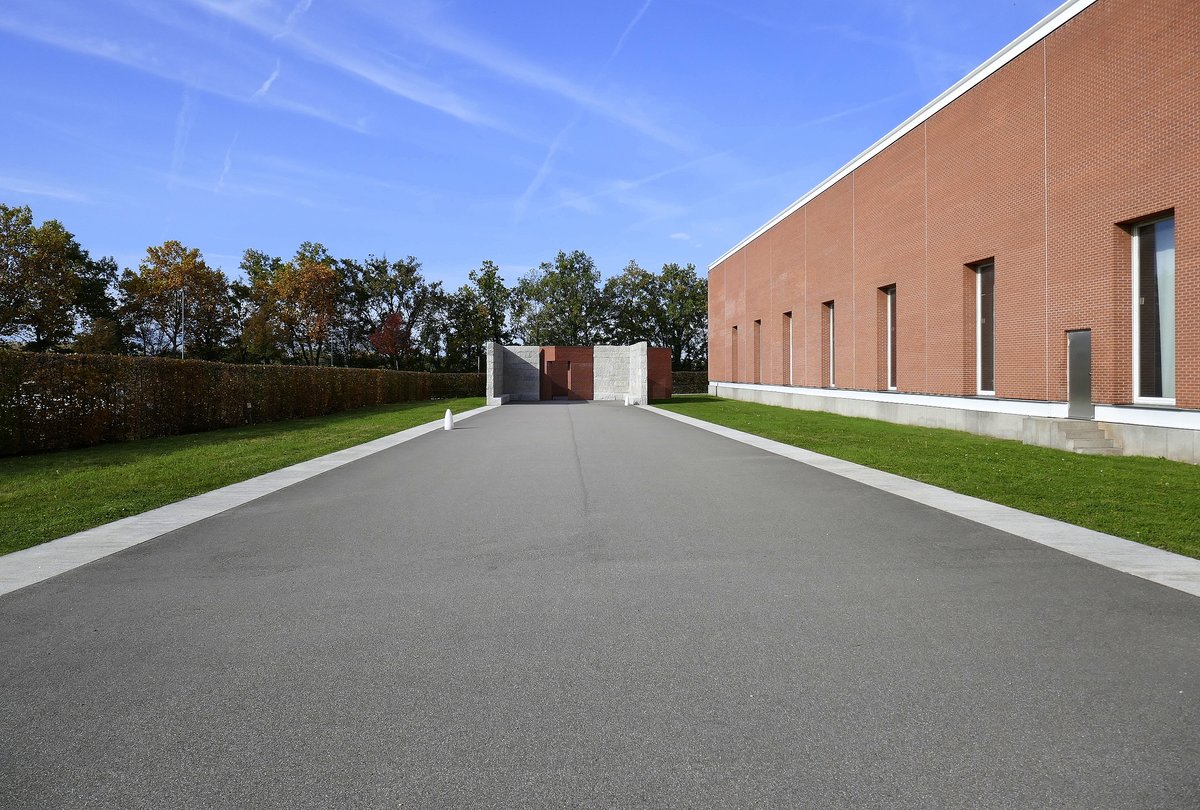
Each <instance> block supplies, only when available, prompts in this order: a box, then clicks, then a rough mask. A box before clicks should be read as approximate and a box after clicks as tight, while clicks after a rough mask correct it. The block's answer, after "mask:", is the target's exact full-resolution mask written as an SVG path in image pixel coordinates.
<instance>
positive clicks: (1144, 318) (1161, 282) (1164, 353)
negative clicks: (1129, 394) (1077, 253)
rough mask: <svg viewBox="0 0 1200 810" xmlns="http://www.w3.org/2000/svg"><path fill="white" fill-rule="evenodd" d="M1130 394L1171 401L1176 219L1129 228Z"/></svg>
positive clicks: (1172, 402) (1173, 396)
mask: <svg viewBox="0 0 1200 810" xmlns="http://www.w3.org/2000/svg"><path fill="white" fill-rule="evenodd" d="M1133 366H1134V368H1133V379H1134V389H1133V395H1134V399H1135V400H1140V401H1149V402H1154V403H1157V404H1166V405H1174V404H1175V218H1174V217H1167V218H1166V219H1160V220H1157V221H1155V222H1147V223H1144V224H1142V225H1138V226H1136V227H1135V228H1134V229H1133Z"/></svg>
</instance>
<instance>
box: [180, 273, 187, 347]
mask: <svg viewBox="0 0 1200 810" xmlns="http://www.w3.org/2000/svg"><path fill="white" fill-rule="evenodd" d="M186 304H187V290H186V289H185V288H183V287H180V288H179V359H180V360H182V359H184V356H183V347H184V344H185V343H186V342H187V338H186V335H187V309H186V307H185V305H186Z"/></svg>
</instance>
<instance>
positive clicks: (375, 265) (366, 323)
mask: <svg viewBox="0 0 1200 810" xmlns="http://www.w3.org/2000/svg"><path fill="white" fill-rule="evenodd" d="M342 266H343V269H344V272H345V274H346V284H347V286H348V287H349V289H350V292H349V295H348V299H349V303H348V306H349V308H350V309H351V310H352V312H353V316H352V320H353V321H354V323H355V329H356V331H357V332H358V333H359V334H363V335H368V336H369V335H371V334H374V333H376V332H379V331H380V330H381V329H383V328H384V324H385V323H386V322H387V320H388V318H390V317H391V316H393V315H399V316H400V318H399V320H398V321H396V324H397V327H396V328H397V329H399V330H401V331H400V333H398V334H397V336H396V337H397V339H398V341H399V343H398V344H397V345H398V346H399V347H400V352H399V354H397V355H396V356H393V357H389V359H390V361H391V363H392V365H393V366H394V367H397V368H407V369H421V368H425V369H430V368H435V367H436V366H437V364H438V358H439V354H440V351H441V348H440V347H441V344H442V343H443V341H444V323H443V321H444V315H445V308H446V294H445V292H444V291H443V290H442V283H441V282H440V281H435V282H432V283H430V282H428V281H426V280H425V277H424V276H423V275H422V274H421V263H420V262H419V261H417V260H416V258H414V257H412V256H409V257H407V258H405V259H397V260H395V261H391V262H389V261H388V259H387V257H386V256H368V257H367V260H366V261H365V262H363V263H362V264H359V263H358V262H356V261H349V260H347V261H344V262H343V263H342ZM367 348H369V349H375V346H374V344H373V343H371V342H370V341H369V340H368V346H367Z"/></svg>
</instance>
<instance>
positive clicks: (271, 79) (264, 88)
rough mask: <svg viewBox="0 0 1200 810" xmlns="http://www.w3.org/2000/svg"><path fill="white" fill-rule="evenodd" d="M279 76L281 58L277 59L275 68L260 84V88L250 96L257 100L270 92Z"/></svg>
mask: <svg viewBox="0 0 1200 810" xmlns="http://www.w3.org/2000/svg"><path fill="white" fill-rule="evenodd" d="M278 78H279V60H278V59H276V60H275V69H274V70H272V71H271V75H270V76H268V77H267V80H266V81H264V82H263V83H262V85H261V86H259V88H258V89H257V90H255V91H254V95H252V96H250V98H252V99H255V100H257V99H260V98H262V97H263V96H265V95H266V94H267V93H269V92H270V90H271V85H273V84H275V80H276V79H278Z"/></svg>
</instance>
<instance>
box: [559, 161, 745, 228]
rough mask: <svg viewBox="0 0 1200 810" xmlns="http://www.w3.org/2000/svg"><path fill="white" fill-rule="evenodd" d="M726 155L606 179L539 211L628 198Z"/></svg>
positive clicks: (591, 208)
mask: <svg viewBox="0 0 1200 810" xmlns="http://www.w3.org/2000/svg"><path fill="white" fill-rule="evenodd" d="M727 155H729V152H728V151H722V152H713V153H712V154H709V155H705V156H704V157H699V158H696V159H695V160H689V161H687V162H685V163H680V164H679V165H676V166H671V167H669V168H666V169H662V170H660V171H657V172H654V173H652V174H647V175H645V176H643V177H639V178H637V179H635V180H623V179H616V180H610V181H607V182H606V183H605V184H604V186H603V187H602V188H600V189H599V190H598V191H594V192H592V193H591V194H586V195H577V196H573V197H571V198H569V199H563V200H562V201H561V202H559V203H557V204H556V205H551V206H548V207H547V208H544V209H541V211H540V212H539V213H546V212H549V211H554V210H556V209H559V208H575V209H577V210H584V209H583V208H582V207H581V204H582V203H584V202H588V203H591V202H594V201H595V200H599V199H602V198H604V197H620V196H622V195H625V196H626V198H627V199H628V195H629V194H630V193H631V192H633V191H635V190H636V189H639V188H641V187H642V186H645V185H649V184H650V183H653V182H655V181H656V180H661V179H663V178H664V177H670V176H671V175H673V174H681V173H683V172H686V171H690V170H691V169H695V168H697V167H699V166H702V165H704V164H706V163H711V162H713V161H716V160H719V159H721V158H723V157H726V156H727ZM594 208H595V207H594V206H591V207H590V208H589V209H588V210H594Z"/></svg>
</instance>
